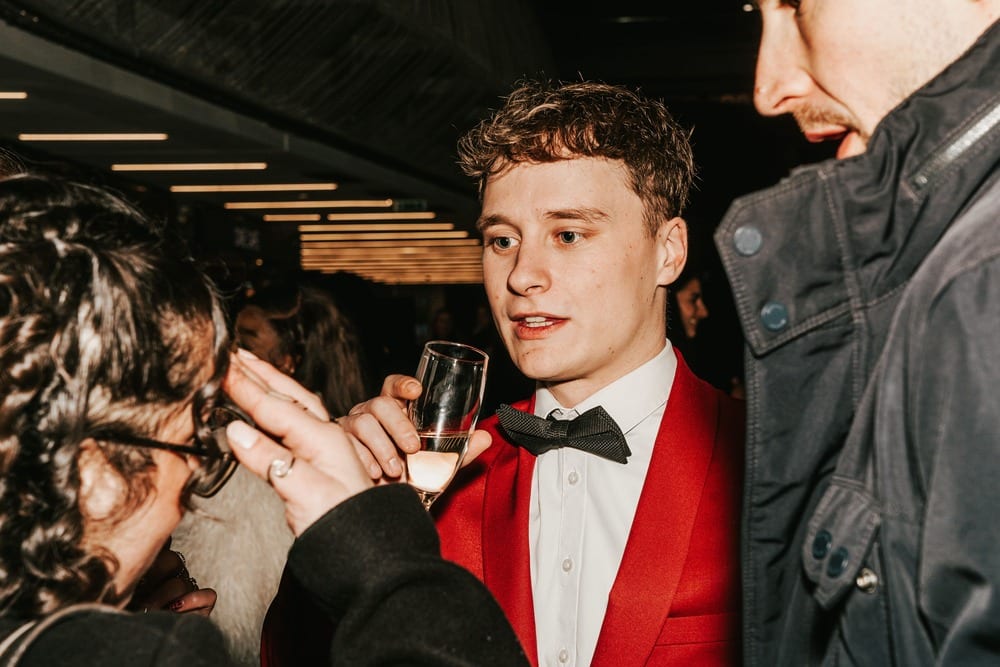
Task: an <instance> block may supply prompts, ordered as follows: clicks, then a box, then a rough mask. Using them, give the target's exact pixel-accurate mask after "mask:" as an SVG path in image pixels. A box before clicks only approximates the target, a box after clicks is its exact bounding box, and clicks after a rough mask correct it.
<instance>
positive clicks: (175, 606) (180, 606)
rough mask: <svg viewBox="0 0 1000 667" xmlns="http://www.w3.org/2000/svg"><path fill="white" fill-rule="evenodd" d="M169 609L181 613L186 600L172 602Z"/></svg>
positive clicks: (179, 599)
mask: <svg viewBox="0 0 1000 667" xmlns="http://www.w3.org/2000/svg"><path fill="white" fill-rule="evenodd" d="M168 607H169V608H170V611H180V610H181V609H183V608H184V600H183V599H182V598H177V599H176V600H174V601H173V602H171V603H170V604H169V605H168Z"/></svg>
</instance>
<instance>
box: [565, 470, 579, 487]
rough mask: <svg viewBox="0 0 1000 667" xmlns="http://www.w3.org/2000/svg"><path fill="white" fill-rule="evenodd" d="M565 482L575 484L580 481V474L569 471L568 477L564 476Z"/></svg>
mask: <svg viewBox="0 0 1000 667" xmlns="http://www.w3.org/2000/svg"><path fill="white" fill-rule="evenodd" d="M566 480H567V481H568V482H569V483H570V484H576V483H577V482H579V481H580V473H578V472H577V471H575V470H572V471H570V473H569V475H567V476H566Z"/></svg>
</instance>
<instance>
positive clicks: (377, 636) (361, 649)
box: [0, 484, 527, 667]
mask: <svg viewBox="0 0 1000 667" xmlns="http://www.w3.org/2000/svg"><path fill="white" fill-rule="evenodd" d="M247 557H248V558H252V557H253V554H247ZM289 566H290V567H291V568H292V570H293V571H294V572H295V574H296V575H297V576H298V577H299V578H300V580H301V581H303V582H305V584H306V585H307V587H308V590H309V591H310V593H312V594H313V596H314V599H315V600H316V601H317V602H318V603H319V604H320V606H321V607H323V608H324V609H325V610H326V611H327V612H328V613H330V614H332V615H335V616H337V617H340V618H341V622H340V626H339V628H338V632H337V634H336V635H335V636H334V644H333V646H332V648H331V651H332V656H335V658H334V657H331V659H330V661H329V664H331V665H454V666H456V667H457V666H459V665H463V666H469V667H472V666H474V665H475V666H478V665H527V659H526V658H525V657H524V653H523V651H522V650H521V647H520V644H518V641H517V638H516V637H515V636H514V632H513V631H512V630H511V628H510V625H509V624H508V623H507V621H506V619H505V618H504V616H503V612H502V611H501V610H500V608H499V607H498V606H497V604H496V602H494V600H493V598H492V597H491V596H490V594H489V592H488V591H487V590H486V589H485V588H484V587H483V585H482V584H480V583H479V581H478V580H477V579H476V578H475V577H473V576H472V575H471V574H469V573H468V572H467V571H465V570H463V569H462V568H460V567H458V566H457V565H454V564H453V563H449V562H446V561H444V560H442V559H441V558H440V556H439V550H438V539H437V532H436V531H435V528H434V524H433V522H432V521H431V520H430V518H429V517H428V516H427V512H426V511H425V510H424V509H423V506H422V505H421V504H420V501H419V500H418V499H417V496H416V494H415V493H414V492H413V490H412V489H410V488H409V487H407V486H405V485H402V484H394V485H389V486H384V487H377V488H374V489H371V490H369V491H366V492H364V493H362V494H359V495H358V496H355V497H354V498H351V499H350V500H348V501H346V502H344V503H342V504H341V505H339V506H337V507H335V508H334V509H333V510H331V511H330V512H328V513H327V514H326V515H324V516H323V517H322V518H321V519H320V520H319V521H317V522H316V523H315V524H313V525H312V526H310V527H309V528H308V529H307V530H306V531H305V532H304V533H303V534H302V535H301V536H300V537H299V538H298V539H297V540H296V541H295V544H294V545H293V546H292V550H291V552H290V554H289ZM20 622H21V621H18V620H16V619H6V618H5V619H0V637H6V635H7V634H8V633H10V632H12V631H13V630H14V629H15V628H16V627H18V625H19V624H20ZM19 664H20V665H22V666H23V667H36V666H37V667H69V666H74V667H79V666H83V665H86V666H89V665H93V666H95V667H96V666H98V665H100V666H102V667H105V666H107V667H116V666H121V667H126V666H128V667H134V666H142V665H158V666H168V665H169V666H176V667H201V666H204V667H220V666H224V665H227V664H229V663H228V659H227V657H226V655H225V648H224V644H223V640H222V636H221V635H220V633H219V631H218V630H217V629H216V628H215V626H213V625H212V624H211V622H210V621H208V620H207V619H204V618H202V617H200V616H192V615H189V614H171V613H167V612H154V613H150V614H128V613H121V614H106V613H100V612H84V613H81V614H78V615H73V616H69V617H68V618H66V620H64V621H62V622H61V623H59V624H58V625H55V626H53V627H52V628H50V629H49V630H48V631H46V632H45V633H43V634H42V635H41V636H40V637H39V638H38V639H37V640H36V641H35V642H34V643H32V644H31V647H30V648H29V650H28V652H27V653H26V655H25V656H24V659H23V660H22V661H21V662H20V663H19ZM303 667H308V666H306V665H303Z"/></svg>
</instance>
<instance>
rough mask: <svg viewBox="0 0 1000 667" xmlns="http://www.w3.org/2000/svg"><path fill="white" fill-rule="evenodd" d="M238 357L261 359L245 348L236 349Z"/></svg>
mask: <svg viewBox="0 0 1000 667" xmlns="http://www.w3.org/2000/svg"><path fill="white" fill-rule="evenodd" d="M236 354H237V356H240V357H243V358H244V359H260V357H258V356H257V355H256V354H254V353H253V352H251V351H250V350H248V349H246V348H245V347H238V348H236Z"/></svg>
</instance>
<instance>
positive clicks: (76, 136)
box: [17, 132, 169, 141]
mask: <svg viewBox="0 0 1000 667" xmlns="http://www.w3.org/2000/svg"><path fill="white" fill-rule="evenodd" d="M17 138H18V140H19V141H166V140H167V139H168V138H169V137H168V135H167V134H166V133H165V132H22V133H21V134H19V135H17Z"/></svg>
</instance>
